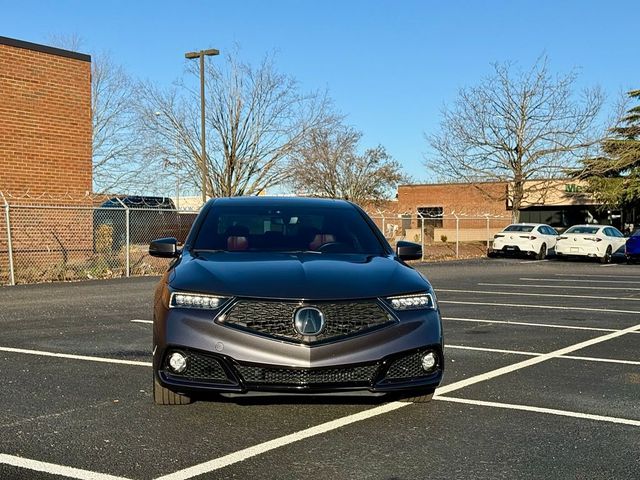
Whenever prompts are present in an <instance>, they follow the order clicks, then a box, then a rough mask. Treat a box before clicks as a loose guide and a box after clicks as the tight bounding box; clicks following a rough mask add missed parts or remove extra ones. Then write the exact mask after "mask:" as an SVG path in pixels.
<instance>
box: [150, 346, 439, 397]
mask: <svg viewBox="0 0 640 480" xmlns="http://www.w3.org/2000/svg"><path fill="white" fill-rule="evenodd" d="M174 351H179V352H181V353H183V354H184V355H185V356H186V357H187V359H188V360H187V363H188V364H189V363H193V364H197V365H198V366H197V367H196V370H197V373H196V375H195V376H190V375H178V374H174V373H171V372H170V370H169V369H167V368H162V369H160V370H158V371H157V372H156V373H157V376H158V380H159V381H160V383H161V384H162V385H163V386H165V387H167V388H169V389H171V390H173V391H175V392H178V393H185V394H190V395H193V394H194V393H199V392H216V393H235V394H246V393H249V392H279V393H348V392H363V391H364V392H369V393H372V394H376V393H392V392H402V391H414V390H424V391H427V390H428V391H432V390H435V388H436V387H437V386H438V385H439V384H440V382H441V380H442V375H443V366H444V363H443V357H442V349H441V348H440V346H433V347H430V348H424V349H420V350H416V351H412V352H402V353H400V354H395V355H391V356H389V357H386V358H384V359H382V360H380V361H378V362H374V363H368V364H355V365H335V366H333V367H322V368H299V367H281V366H273V365H259V364H247V363H239V362H237V361H235V360H234V359H232V358H230V357H226V356H222V355H216V354H211V353H210V352H199V351H195V350H189V349H184V348H177V347H169V348H168V349H167V353H170V352H174ZM427 351H433V352H436V354H437V356H438V364H437V365H436V367H435V368H434V369H433V370H431V371H429V372H424V371H422V370H421V366H420V361H421V358H422V356H423V355H424V354H425V353H426V352H427ZM188 370H189V367H188V368H187V371H188Z"/></svg>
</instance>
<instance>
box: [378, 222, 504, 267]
mask: <svg viewBox="0 0 640 480" xmlns="http://www.w3.org/2000/svg"><path fill="white" fill-rule="evenodd" d="M371 218H372V219H373V221H374V222H375V223H376V225H377V226H378V228H379V229H380V231H381V232H382V233H383V234H384V236H385V238H386V239H387V240H388V241H389V243H390V244H391V245H392V246H393V247H395V245H396V243H397V242H398V241H400V240H405V241H408V242H414V243H419V244H420V245H422V259H423V260H425V261H426V260H429V261H437V260H448V259H454V258H473V257H482V256H485V255H486V253H487V249H488V248H489V247H490V246H491V242H492V241H493V236H494V235H495V234H496V233H497V232H499V231H500V230H502V229H503V228H504V227H506V226H507V225H509V223H511V217H501V216H495V215H483V216H467V215H446V216H438V217H428V216H424V215H420V214H413V215H412V214H402V213H401V214H378V215H374V216H372V217H371Z"/></svg>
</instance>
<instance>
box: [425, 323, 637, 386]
mask: <svg viewBox="0 0 640 480" xmlns="http://www.w3.org/2000/svg"><path fill="white" fill-rule="evenodd" d="M638 330H640V324H638V325H634V326H633V327H629V328H625V329H624V330H619V331H617V332H611V333H608V334H606V335H602V336H600V337H596V338H592V339H589V340H585V341H584V342H580V343H576V344H574V345H570V346H568V347H564V348H561V349H559V350H555V351H553V352H549V353H545V354H544V355H540V356H539V357H533V358H529V359H527V360H523V361H522V362H518V363H514V364H513V365H507V366H506V367H502V368H498V369H496V370H492V371H490V372H487V373H483V374H481V375H476V376H474V377H469V378H467V379H464V380H460V381H458V382H454V383H450V384H449V385H445V386H444V387H441V388H438V390H436V393H437V394H438V395H444V394H446V393H449V392H453V391H455V390H460V389H461V388H465V387H468V386H469V385H473V384H476V383H480V382H485V381H487V380H491V379H492V378H496V377H499V376H501V375H506V374H507V373H511V372H515V371H516V370H520V369H522V368H526V367H530V366H532V365H537V364H538V363H541V362H544V361H546V360H550V359H552V358H558V357H560V356H562V355H566V354H567V353H571V352H575V351H576V350H581V349H583V348H586V347H590V346H591V345H596V344H598V343H602V342H606V341H607V340H612V339H614V338H617V337H620V336H622V335H625V334H627V333H631V332H636V331H638Z"/></svg>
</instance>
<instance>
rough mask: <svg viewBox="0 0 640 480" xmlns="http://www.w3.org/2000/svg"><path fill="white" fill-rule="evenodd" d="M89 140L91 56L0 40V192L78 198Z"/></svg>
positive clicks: (86, 174) (86, 184)
mask: <svg viewBox="0 0 640 480" xmlns="http://www.w3.org/2000/svg"><path fill="white" fill-rule="evenodd" d="M91 134H92V132H91V57H90V56H89V55H84V54H81V53H76V52H70V51H67V50H61V49H58V48H52V47H47V46H44V45H37V44H34V43H29V42H23V41H20V40H14V39H11V38H6V37H0V192H3V193H4V195H5V196H8V195H12V196H13V197H15V198H20V197H24V196H25V195H26V194H28V195H30V196H32V197H38V196H41V199H40V200H41V201H46V199H47V198H56V197H57V198H64V199H65V202H71V201H72V199H82V198H83V197H85V196H86V194H87V192H91ZM56 203H58V204H59V203H60V201H59V200H58V201H56Z"/></svg>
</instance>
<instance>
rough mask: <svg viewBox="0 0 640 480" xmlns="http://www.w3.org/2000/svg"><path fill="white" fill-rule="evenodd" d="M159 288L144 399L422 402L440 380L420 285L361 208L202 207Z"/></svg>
mask: <svg viewBox="0 0 640 480" xmlns="http://www.w3.org/2000/svg"><path fill="white" fill-rule="evenodd" d="M149 252H150V254H151V255H154V256H160V257H173V258H175V260H174V261H173V263H172V264H171V266H170V268H169V270H168V271H167V272H166V273H165V275H164V276H163V277H162V280H161V281H160V283H159V285H158V288H157V290H156V295H155V304H154V315H153V318H154V326H153V370H154V400H155V403H157V404H162V405H166V404H170V405H174V404H186V403H190V402H191V401H192V399H193V398H197V397H204V395H202V394H206V393H220V394H228V395H244V394H247V393H260V392H270V393H273V392H277V393H284V394H313V393H333V394H360V393H365V394H368V395H374V396H376V395H379V396H383V395H384V396H392V397H395V398H399V399H408V400H411V401H428V400H430V399H431V396H432V395H433V392H434V390H435V388H436V387H437V386H438V385H439V384H440V381H441V380H442V374H443V368H444V358H443V335H442V324H441V319H440V312H439V310H438V305H437V302H436V297H435V294H434V292H433V289H432V288H431V285H430V284H429V282H428V281H427V280H426V278H424V277H423V276H422V275H421V274H420V273H419V272H417V271H416V270H414V269H413V268H412V267H410V266H409V265H407V264H406V263H405V260H412V259H418V258H420V257H421V248H420V246H419V245H416V244H412V243H408V242H398V246H397V247H396V249H395V251H394V250H393V249H392V248H391V247H390V246H389V244H388V243H387V241H386V240H385V238H384V236H383V235H382V234H381V233H380V231H379V230H378V228H377V227H376V226H375V224H374V223H373V222H372V221H371V219H370V218H369V217H368V216H367V215H366V213H365V212H364V211H363V210H361V209H360V208H359V207H358V206H356V205H354V204H352V203H349V202H346V201H339V200H323V199H309V198H265V197H243V198H222V199H215V200H211V201H209V202H208V203H207V204H206V205H205V206H204V208H203V209H202V211H201V213H200V215H199V216H198V218H197V219H196V221H195V223H194V225H193V227H192V229H191V232H190V233H189V236H188V238H187V240H186V242H185V244H184V247H183V248H182V250H179V249H178V247H177V242H176V240H175V239H173V238H164V239H159V240H156V241H154V242H152V244H151V246H150V248H149Z"/></svg>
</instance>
